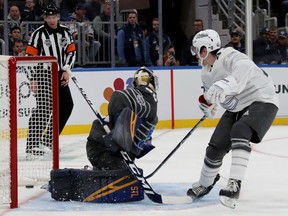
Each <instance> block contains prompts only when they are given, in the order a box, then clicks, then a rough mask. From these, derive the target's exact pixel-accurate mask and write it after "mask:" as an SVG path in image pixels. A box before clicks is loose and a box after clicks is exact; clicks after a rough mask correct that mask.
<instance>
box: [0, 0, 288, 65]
mask: <svg viewBox="0 0 288 216" xmlns="http://www.w3.org/2000/svg"><path fill="white" fill-rule="evenodd" d="M47 1H48V2H49V1H53V0H47ZM47 1H41V0H24V1H23V0H22V1H21V0H10V1H9V5H8V16H7V19H8V21H9V30H8V33H9V42H8V44H9V55H17V53H18V55H23V53H24V54H25V52H24V51H25V44H27V41H28V40H29V34H28V36H27V35H26V34H25V35H24V32H22V31H23V28H21V25H20V24H21V22H23V21H28V22H30V21H41V22H42V23H43V17H42V8H43V7H44V3H45V2H46V3H47ZM54 1H55V3H56V5H57V6H58V7H59V8H60V21H62V22H65V23H66V22H70V24H69V25H67V26H68V27H69V28H70V31H71V34H72V35H73V36H74V39H75V41H76V45H77V46H83V44H84V47H85V49H81V51H82V50H83V51H84V50H85V51H84V53H83V55H85V56H86V58H87V62H89V61H90V62H96V63H97V61H99V62H102V64H99V66H100V65H101V66H103V67H109V66H110V65H111V64H110V63H111V58H112V55H113V54H114V55H115V58H116V60H117V65H116V66H142V65H146V66H173V65H198V61H197V59H196V57H195V56H193V55H191V52H190V46H191V41H192V39H193V37H194V35H195V34H196V33H197V32H199V31H201V30H203V29H204V26H203V21H202V20H201V19H195V20H194V23H193V26H191V28H192V27H193V35H191V36H190V37H189V38H188V39H187V44H186V46H185V48H184V49H185V50H184V49H183V48H182V49H183V50H180V48H179V47H175V44H174V42H175V41H174V42H173V41H172V40H171V39H170V37H169V35H167V34H165V32H163V38H162V41H163V46H160V45H159V41H160V39H159V20H158V18H157V17H154V18H153V19H152V22H151V23H146V22H145V21H139V20H138V13H137V11H136V10H132V9H131V13H130V12H129V13H128V14H127V23H126V24H125V25H117V24H116V23H117V21H116V19H114V22H115V26H114V35H112V33H111V28H110V23H111V22H110V17H111V16H110V14H111V10H112V9H111V8H110V4H109V1H105V0H54ZM1 8H2V9H1ZM0 11H1V12H0V19H1V20H3V16H4V15H3V0H0ZM0 22H1V21H0ZM75 23H77V25H75ZM2 24H3V23H2ZM79 26H80V27H81V29H80V28H79ZM0 27H1V29H0V38H1V39H3V38H4V37H3V31H4V30H3V25H1V24H0ZM28 28H29V29H28V32H29V33H30V34H31V33H32V32H33V31H34V30H35V29H36V28H37V26H34V25H32V24H31V25H28ZM25 31H27V29H25ZM80 31H85V37H82V38H81V40H82V42H81V41H79V40H80V38H79V32H80ZM287 34H288V32H287V27H286V29H285V28H280V29H278V28H277V26H274V25H273V26H270V27H269V28H263V29H262V30H261V32H260V34H259V37H258V38H257V39H256V40H254V41H253V60H254V62H255V63H257V64H288V54H287V53H288V39H287ZM230 36H231V40H230V42H229V43H228V44H223V46H225V47H227V46H231V47H233V48H234V49H237V50H238V51H240V52H243V53H244V52H245V32H244V30H243V29H241V28H236V29H234V30H232V31H231V33H230ZM111 38H112V40H111ZM16 41H17V46H14V45H15V44H14V43H15V42H16ZM20 41H21V42H23V46H21V42H20ZM113 41H114V47H115V50H114V52H113V50H111V43H112V42H113ZM19 43H20V45H19ZM16 47H17V48H16ZM21 47H23V50H21ZM160 47H163V50H162V52H160ZM169 49H170V50H171V49H173V52H168V50H169ZM17 50H20V51H17ZM0 51H1V50H0ZM160 53H162V54H163V56H162V57H163V59H162V60H161V61H160V59H159V57H160V55H159V54H160ZM169 53H170V54H169ZM171 53H172V54H173V55H171ZM175 53H177V54H178V57H179V55H183V54H184V58H183V57H182V58H179V59H181V60H180V61H179V60H176V58H175V57H176V56H177V55H175ZM183 59H184V60H183ZM167 60H168V61H167ZM170 60H171V62H170ZM172 60H173V61H172ZM181 61H182V62H181ZM103 63H105V64H103ZM83 66H85V65H83Z"/></svg>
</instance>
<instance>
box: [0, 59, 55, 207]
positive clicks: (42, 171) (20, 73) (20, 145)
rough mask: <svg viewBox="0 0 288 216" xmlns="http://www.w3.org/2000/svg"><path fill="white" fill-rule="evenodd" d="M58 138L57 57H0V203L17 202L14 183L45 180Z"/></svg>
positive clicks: (17, 184) (41, 182) (16, 187)
mask: <svg viewBox="0 0 288 216" xmlns="http://www.w3.org/2000/svg"><path fill="white" fill-rule="evenodd" d="M58 139H59V138H58V68H57V60H56V58H55V57H12V56H0V204H6V203H8V204H10V207H11V208H15V207H18V187H20V186H27V187H33V186H34V185H38V184H43V183H44V184H45V183H47V181H48V180H49V178H50V171H51V169H56V168H58V167H59V147H58ZM21 190H22V189H21Z"/></svg>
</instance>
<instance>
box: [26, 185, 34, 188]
mask: <svg viewBox="0 0 288 216" xmlns="http://www.w3.org/2000/svg"><path fill="white" fill-rule="evenodd" d="M26 188H34V185H26Z"/></svg>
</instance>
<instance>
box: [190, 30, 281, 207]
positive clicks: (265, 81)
mask: <svg viewBox="0 0 288 216" xmlns="http://www.w3.org/2000/svg"><path fill="white" fill-rule="evenodd" d="M191 52H192V53H195V54H196V55H197V58H198V60H199V63H200V64H201V66H202V72H201V73H202V74H201V79H202V82H203V86H204V94H203V95H201V96H200V97H199V103H200V105H199V106H200V108H201V110H202V111H203V112H204V114H205V115H206V116H207V117H208V118H213V117H214V115H215V113H216V111H217V106H219V105H220V106H222V107H223V108H224V109H225V110H226V111H225V112H224V114H223V115H222V117H221V119H220V121H219V123H218V125H217V127H216V128H215V131H214V133H213V135H212V137H211V139H210V141H209V144H208V147H207V149H206V154H205V157H204V163H203V166H202V170H201V175H200V179H199V181H198V182H196V183H194V184H193V185H192V188H190V189H189V190H188V191H187V195H189V196H191V197H192V198H193V199H198V198H201V197H203V196H204V195H206V194H208V193H209V192H210V191H211V189H212V188H213V186H214V185H215V183H216V182H217V181H218V180H219V177H220V176H219V174H218V172H219V170H220V167H221V165H222V161H223V158H224V156H225V155H226V154H227V153H228V152H229V151H230V150H231V151H232V152H231V153H232V162H231V168H230V176H229V180H228V184H227V187H226V188H224V189H221V190H220V192H219V195H220V201H221V203H222V204H223V205H225V206H227V207H230V208H235V205H236V200H237V199H238V198H239V194H240V189H241V182H242V180H243V178H244V174H245V171H246V169H247V165H248V161H249V156H250V152H251V146H250V142H253V143H259V142H261V140H262V138H263V137H264V135H265V134H266V132H267V131H268V129H269V128H270V126H271V124H272V122H273V120H274V118H275V116H276V113H277V111H278V97H277V95H276V93H275V88H274V85H273V82H272V80H271V79H270V77H269V76H268V75H267V74H266V73H265V71H263V70H261V69H260V68H259V67H257V65H255V64H254V62H253V61H252V60H250V59H249V57H248V56H247V55H245V54H243V53H240V52H238V51H237V50H235V49H233V48H231V47H228V48H221V40H220V37H219V35H218V33H217V32H216V31H214V30H211V29H207V30H203V31H200V32H199V33H197V34H196V35H195V37H194V39H193V42H192V47H191Z"/></svg>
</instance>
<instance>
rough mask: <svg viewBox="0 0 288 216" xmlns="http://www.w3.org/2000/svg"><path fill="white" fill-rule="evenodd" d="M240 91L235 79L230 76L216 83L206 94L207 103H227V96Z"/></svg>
mask: <svg viewBox="0 0 288 216" xmlns="http://www.w3.org/2000/svg"><path fill="white" fill-rule="evenodd" d="M237 91H238V84H237V82H236V80H235V78H234V77H232V76H228V77H226V78H224V79H222V80H219V81H217V82H215V83H214V84H213V85H212V86H211V87H210V88H209V89H208V91H207V93H205V94H204V97H205V99H206V101H208V102H209V103H211V104H219V103H223V102H224V101H225V98H226V96H227V95H231V94H235V93H237Z"/></svg>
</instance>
